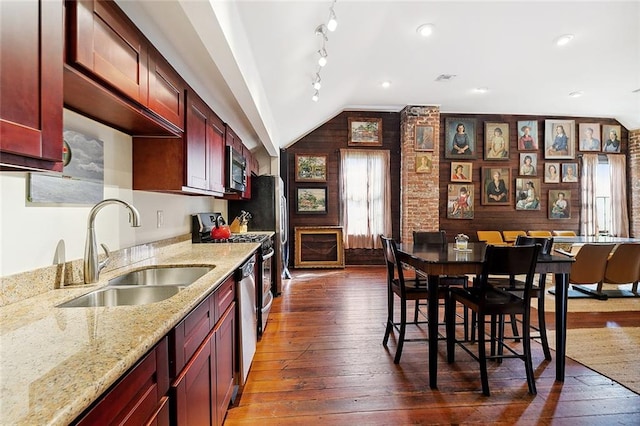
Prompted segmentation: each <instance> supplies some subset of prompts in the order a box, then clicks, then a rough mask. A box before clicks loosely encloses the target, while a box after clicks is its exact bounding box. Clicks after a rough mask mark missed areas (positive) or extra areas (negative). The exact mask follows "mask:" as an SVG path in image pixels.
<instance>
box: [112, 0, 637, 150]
mask: <svg viewBox="0 0 640 426" xmlns="http://www.w3.org/2000/svg"><path fill="white" fill-rule="evenodd" d="M117 2H118V4H119V5H120V6H121V7H122V8H123V9H124V10H125V12H126V13H127V14H128V15H129V16H130V17H131V18H132V19H133V20H134V22H135V23H136V24H137V25H138V26H139V27H140V28H141V29H142V30H143V32H145V34H146V35H147V36H148V37H149V38H150V39H151V41H152V42H153V43H154V44H155V45H156V47H158V48H159V50H160V51H161V53H163V54H164V55H165V56H166V57H167V59H169V61H170V62H172V63H173V64H174V65H175V66H176V68H177V69H178V71H179V72H180V73H181V74H182V75H184V76H185V78H186V79H187V81H188V82H189V83H190V84H191V85H192V86H193V87H194V88H195V89H196V91H198V92H199V93H200V94H201V95H202V96H203V97H204V98H205V100H206V101H207V102H209V104H210V105H211V106H212V107H213V108H214V110H216V112H218V114H219V115H220V116H221V117H222V119H223V120H225V121H227V122H229V123H230V124H231V126H232V127H234V128H235V129H237V130H236V131H237V132H238V133H239V134H240V136H241V137H242V139H243V141H244V142H245V143H246V144H247V145H248V146H249V147H250V148H251V147H252V146H256V145H258V144H261V145H264V146H265V148H266V149H267V151H268V152H269V153H270V154H271V155H277V154H276V153H277V150H278V149H279V148H280V147H285V146H288V145H290V144H291V143H293V142H295V141H296V140H298V139H299V138H300V137H302V136H304V135H305V134H307V133H309V132H310V131H312V130H313V129H315V128H317V127H318V126H320V125H322V124H323V123H324V122H326V121H327V120H329V119H331V118H332V117H334V116H335V115H336V114H338V113H340V112H341V111H343V110H376V111H399V110H401V109H402V108H403V107H404V106H406V105H439V106H440V109H441V111H442V112H445V113H478V114H483V113H492V114H493V113H504V114H535V115H544V116H550V117H552V116H554V115H566V116H576V117H592V116H593V117H612V118H616V119H618V120H619V121H620V122H621V123H622V124H623V125H624V126H625V127H626V128H628V129H630V130H634V129H640V92H638V89H640V2H639V1H564V2H558V1H549V2H543V1H494V2H488V1H466V2H462V1H364V0H338V1H337V2H336V3H335V6H334V10H335V13H336V15H337V18H338V28H337V29H336V31H335V32H329V33H328V41H327V42H326V50H327V52H328V63H327V65H326V67H324V68H322V69H321V71H320V76H321V78H322V88H321V89H320V92H319V94H320V96H319V101H318V102H313V101H312V100H311V97H312V95H313V92H314V90H313V88H312V80H313V77H314V75H315V73H316V72H317V70H318V65H317V59H318V53H317V51H318V49H319V48H320V47H321V44H322V43H321V42H322V38H321V37H320V36H318V35H316V34H315V29H316V27H317V26H318V25H320V24H322V23H326V22H327V20H328V17H329V8H330V7H331V4H332V2H331V1H330V0H325V1H312V0H310V1H304V0H292V1H272V0H254V1H248V0H239V1H217V0H211V1H206V0H143V1H137V2H134V1H131V0H118V1H117ZM424 23H432V24H433V25H434V33H433V35H432V36H431V37H429V38H422V37H420V36H419V35H418V34H417V33H416V29H417V27H418V26H419V25H421V24H424ZM567 33H570V34H573V35H574V36H575V37H574V39H573V41H572V42H571V43H569V44H568V45H566V46H562V47H559V46H557V45H556V44H555V40H556V39H557V38H558V37H559V36H561V35H563V34H567ZM441 74H451V75H455V78H452V79H450V80H449V81H444V82H442V81H441V82H439V81H436V78H437V77H438V76H439V75H441ZM383 81H390V83H391V85H390V87H389V88H387V89H384V88H382V87H381V83H382V82H383ZM480 87H485V88H487V92H486V93H476V91H475V90H474V89H477V88H480ZM634 91H636V92H634ZM571 92H582V96H580V97H576V98H574V97H570V96H569V93H571Z"/></svg>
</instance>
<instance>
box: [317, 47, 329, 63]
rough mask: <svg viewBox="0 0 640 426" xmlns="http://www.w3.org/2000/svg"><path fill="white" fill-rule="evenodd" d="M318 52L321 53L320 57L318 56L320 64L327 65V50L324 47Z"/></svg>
mask: <svg viewBox="0 0 640 426" xmlns="http://www.w3.org/2000/svg"><path fill="white" fill-rule="evenodd" d="M318 54H319V55H320V58H318V65H320V66H321V67H324V66H325V65H327V50H326V49H325V48H324V47H323V48H322V49H320V50H318Z"/></svg>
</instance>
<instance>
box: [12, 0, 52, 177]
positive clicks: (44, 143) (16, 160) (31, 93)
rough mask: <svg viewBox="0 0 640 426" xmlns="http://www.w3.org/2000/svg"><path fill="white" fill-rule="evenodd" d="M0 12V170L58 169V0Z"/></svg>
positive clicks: (17, 3) (21, 4) (14, 4)
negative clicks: (0, 98)
mask: <svg viewBox="0 0 640 426" xmlns="http://www.w3.org/2000/svg"><path fill="white" fill-rule="evenodd" d="M0 9H1V12H0V24H1V25H0V57H1V58H2V60H1V61H0V93H1V94H2V102H0V166H1V167H2V168H13V166H16V168H27V169H36V170H55V171H61V170H62V149H63V146H62V145H63V141H62V96H63V88H62V61H63V16H62V15H63V14H62V11H63V7H62V0H42V1H35V0H32V1H2V2H0Z"/></svg>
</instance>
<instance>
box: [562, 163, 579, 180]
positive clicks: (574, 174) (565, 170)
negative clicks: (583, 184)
mask: <svg viewBox="0 0 640 426" xmlns="http://www.w3.org/2000/svg"><path fill="white" fill-rule="evenodd" d="M577 181H578V163H562V182H569V183H574V182H577Z"/></svg>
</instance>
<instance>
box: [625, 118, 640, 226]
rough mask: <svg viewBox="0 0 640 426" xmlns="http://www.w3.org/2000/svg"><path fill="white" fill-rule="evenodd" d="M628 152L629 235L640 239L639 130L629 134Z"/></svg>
mask: <svg viewBox="0 0 640 426" xmlns="http://www.w3.org/2000/svg"><path fill="white" fill-rule="evenodd" d="M628 151H629V156H628V158H627V163H628V164H627V168H628V170H629V175H628V176H627V180H628V182H629V184H628V185H627V188H629V191H628V194H627V196H628V197H629V199H630V203H629V207H630V211H629V233H630V235H631V236H632V237H636V238H638V237H640V129H637V130H633V131H630V132H629V150H628Z"/></svg>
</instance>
